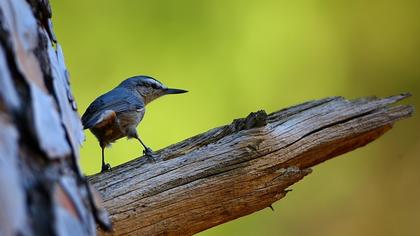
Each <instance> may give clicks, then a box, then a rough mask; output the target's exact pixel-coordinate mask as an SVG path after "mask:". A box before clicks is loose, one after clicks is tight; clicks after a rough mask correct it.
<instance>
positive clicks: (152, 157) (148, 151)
mask: <svg viewBox="0 0 420 236" xmlns="http://www.w3.org/2000/svg"><path fill="white" fill-rule="evenodd" d="M143 154H144V155H145V156H146V157H147V159H148V160H149V161H150V162H156V160H155V154H153V151H152V149H151V148H149V147H146V149H144V151H143Z"/></svg>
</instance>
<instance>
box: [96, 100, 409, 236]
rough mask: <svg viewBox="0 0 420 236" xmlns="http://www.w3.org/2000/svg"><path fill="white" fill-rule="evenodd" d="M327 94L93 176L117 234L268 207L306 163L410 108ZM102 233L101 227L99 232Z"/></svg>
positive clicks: (361, 140) (358, 140) (181, 231)
mask: <svg viewBox="0 0 420 236" xmlns="http://www.w3.org/2000/svg"><path fill="white" fill-rule="evenodd" d="M407 96H409V94H401V95H397V96H393V97H388V98H383V99H379V98H375V97H370V98H362V99H357V100H353V101H349V100H346V99H344V98H342V97H331V98H326V99H322V100H316V101H310V102H307V103H304V104H300V105H297V106H293V107H290V108H287V109H283V110H280V111H278V112H274V113H272V114H269V115H267V114H266V113H265V112H264V111H259V112H256V113H251V114H250V115H249V116H248V117H246V118H244V119H237V120H235V121H234V122H233V123H232V124H230V125H226V126H222V127H219V128H215V129H212V130H210V131H208V132H206V133H203V134H200V135H197V136H194V137H192V138H189V139H187V140H184V141H182V142H180V143H177V144H174V145H171V146H169V147H167V148H165V149H163V150H160V151H158V152H157V153H156V156H157V161H156V162H155V163H149V162H147V160H146V158H138V159H136V160H133V161H130V162H128V163H125V164H123V165H121V166H117V167H115V168H113V169H112V170H111V171H109V172H106V173H103V174H97V175H94V176H91V177H90V178H89V181H90V183H91V184H93V186H94V187H95V188H96V189H97V190H98V191H99V192H100V194H101V196H102V198H103V201H104V202H103V205H104V206H105V208H106V209H107V210H108V211H109V213H110V215H111V219H112V221H113V227H114V231H113V233H114V234H116V235H126V234H129V235H134V234H135V235H191V234H194V233H197V232H200V231H202V230H205V229H207V228H210V227H213V226H215V225H219V224H222V223H224V222H227V221H230V220H233V219H236V218H238V217H241V216H244V215H247V214H251V213H252V212H255V211H258V210H261V209H263V208H266V207H269V206H270V205H271V204H272V203H273V202H275V201H277V200H279V199H281V198H282V197H284V196H285V195H286V193H287V188H288V187H289V186H291V185H292V184H293V183H295V182H297V181H299V180H301V179H302V178H303V177H304V176H306V175H307V174H309V173H310V172H311V169H310V168H311V167H312V166H314V165H317V164H319V163H321V162H323V161H326V160H328V159H330V158H332V157H335V156H338V155H340V154H342V153H345V152H349V151H351V150H353V149H356V148H358V147H361V146H364V145H366V144H367V143H369V142H371V141H373V140H375V139H376V138H378V137H379V136H381V135H382V134H384V133H385V132H386V131H388V130H389V129H390V128H391V127H392V125H393V124H394V122H396V121H397V120H399V119H402V118H406V117H409V116H410V115H411V114H412V112H413V108H412V107H411V106H407V105H394V106H391V105H392V104H394V103H396V102H398V101H400V100H401V99H404V98H406V97H407ZM100 233H101V234H103V233H104V232H102V231H100Z"/></svg>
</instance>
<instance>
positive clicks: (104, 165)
mask: <svg viewBox="0 0 420 236" xmlns="http://www.w3.org/2000/svg"><path fill="white" fill-rule="evenodd" d="M109 169H111V165H110V164H109V163H106V164H102V168H101V173H103V172H105V171H108V170H109Z"/></svg>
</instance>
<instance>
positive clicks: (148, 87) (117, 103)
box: [82, 76, 187, 172]
mask: <svg viewBox="0 0 420 236" xmlns="http://www.w3.org/2000/svg"><path fill="white" fill-rule="evenodd" d="M185 92H187V91H185V90H182V89H173V88H167V87H166V86H165V85H163V84H162V83H161V82H159V81H157V80H156V79H154V78H152V77H149V76H134V77H131V78H128V79H126V80H124V81H123V82H121V83H120V84H119V85H118V86H117V87H115V88H114V89H112V90H111V91H109V92H107V93H105V94H103V95H101V96H100V97H98V98H96V99H95V101H93V102H92V103H91V104H90V105H89V107H88V108H87V109H86V111H85V113H84V114H83V116H82V123H83V128H84V129H90V131H91V132H92V133H93V134H94V135H95V136H96V138H97V139H98V141H99V145H100V146H101V150H102V168H101V172H103V171H106V170H108V169H109V168H110V165H109V164H105V156H104V149H105V147H106V146H108V145H110V144H111V143H112V142H114V141H116V140H117V139H120V138H122V137H126V136H127V138H135V139H137V140H138V141H139V142H140V143H141V145H143V147H144V151H143V153H144V154H146V156H148V157H149V158H153V157H152V150H151V149H150V148H149V147H147V146H146V145H145V144H144V143H143V141H141V139H140V137H139V135H138V134H137V130H136V128H137V125H138V124H139V123H140V121H141V120H142V119H143V116H144V112H145V106H146V105H147V104H148V103H150V102H151V101H153V100H155V99H156V98H158V97H161V96H163V95H166V94H177V93H185Z"/></svg>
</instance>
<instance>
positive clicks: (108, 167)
mask: <svg viewBox="0 0 420 236" xmlns="http://www.w3.org/2000/svg"><path fill="white" fill-rule="evenodd" d="M101 150H102V168H101V173H102V172H105V171H107V170H109V169H111V166H110V165H109V164H108V163H105V145H102V144H101Z"/></svg>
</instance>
